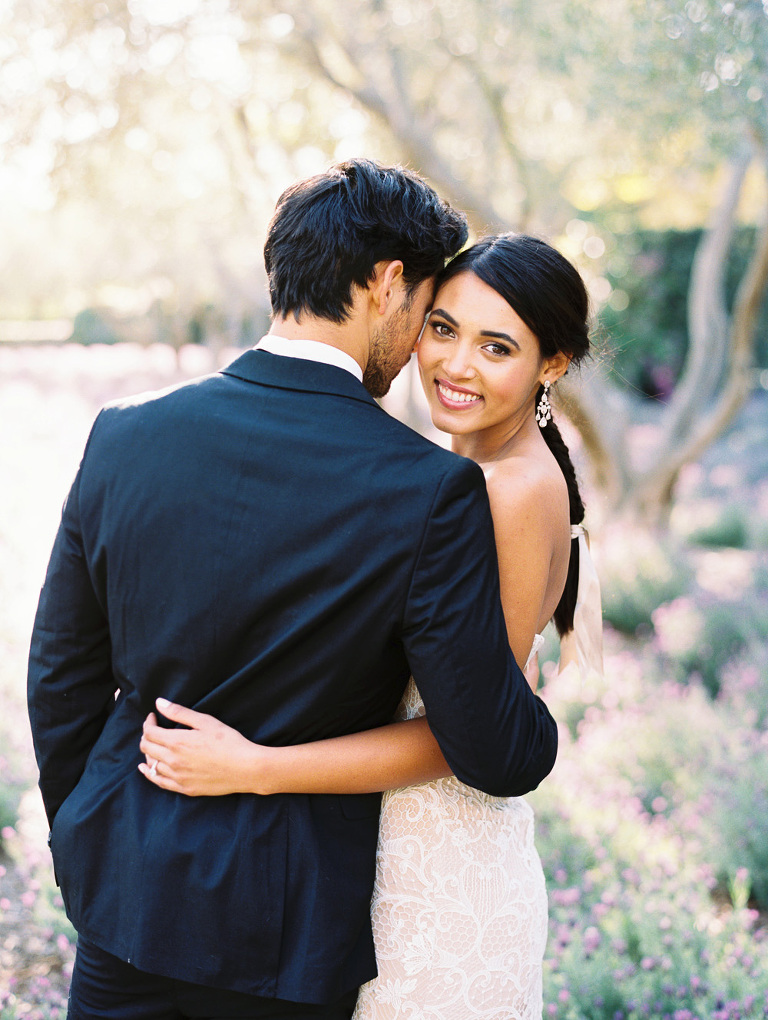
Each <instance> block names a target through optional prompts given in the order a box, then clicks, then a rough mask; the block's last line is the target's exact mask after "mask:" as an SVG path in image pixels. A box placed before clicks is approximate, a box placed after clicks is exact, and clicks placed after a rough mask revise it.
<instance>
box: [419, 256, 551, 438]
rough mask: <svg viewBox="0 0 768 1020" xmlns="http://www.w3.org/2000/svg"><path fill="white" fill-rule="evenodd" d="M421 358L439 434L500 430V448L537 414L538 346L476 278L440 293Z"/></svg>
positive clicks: (461, 279) (542, 369)
mask: <svg viewBox="0 0 768 1020" xmlns="http://www.w3.org/2000/svg"><path fill="white" fill-rule="evenodd" d="M418 355H419V370H420V372H421V381H422V385H423V386H424V392H425V393H426V395H427V401H428V403H429V410H430V414H431V415H432V421H433V422H434V424H435V425H436V426H437V428H439V429H440V430H441V431H443V432H448V433H451V434H452V435H468V434H470V433H474V432H483V431H486V430H498V432H499V437H500V439H502V440H503V439H504V438H506V436H507V435H508V434H509V432H510V431H513V430H515V429H516V428H517V427H519V425H520V424H521V423H522V422H523V421H524V420H525V418H526V417H527V416H528V415H533V414H534V401H535V397H536V391H537V389H538V387H539V384H540V383H541V382H543V380H544V377H545V373H546V370H547V363H546V362H545V360H544V359H543V358H542V357H541V352H540V349H539V341H538V340H537V338H536V336H535V334H534V333H532V332H531V330H530V329H529V328H528V327H527V326H526V324H525V323H524V322H523V320H522V319H521V318H520V316H519V315H518V314H517V313H516V312H515V311H514V309H513V308H512V307H511V306H510V305H509V304H507V302H506V301H505V300H504V298H503V297H501V295H500V294H497V293H496V291H495V290H494V289H493V288H492V287H489V286H488V284H486V283H483V281H482V280H480V279H479V278H478V277H477V276H475V274H474V273H471V272H465V273H459V275H458V276H454V277H453V278H452V279H450V280H448V282H447V283H445V284H444V285H443V286H442V287H441V288H440V290H439V291H438V292H437V294H436V296H435V300H434V304H433V307H432V311H431V313H430V315H429V318H428V319H427V323H426V325H425V327H424V331H423V333H422V336H421V340H420V341H419V347H418Z"/></svg>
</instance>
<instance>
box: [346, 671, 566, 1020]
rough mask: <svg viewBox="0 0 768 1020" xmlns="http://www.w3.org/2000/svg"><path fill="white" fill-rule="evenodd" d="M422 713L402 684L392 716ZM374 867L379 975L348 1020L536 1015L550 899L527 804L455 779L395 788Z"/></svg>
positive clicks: (528, 1018)
mask: <svg viewBox="0 0 768 1020" xmlns="http://www.w3.org/2000/svg"><path fill="white" fill-rule="evenodd" d="M423 714H424V708H423V705H422V702H421V698H420V697H419V694H418V691H417V689H416V686H415V685H414V683H413V681H411V682H410V683H409V685H408V688H407V689H406V692H405V696H404V698H403V702H402V704H401V706H400V712H399V716H400V718H413V717H414V716H417V715H423ZM377 863H378V868H377V878H376V888H375V891H374V898H373V905H372V913H373V930H374V937H375V940H376V956H377V960H378V965H379V976H378V978H376V979H375V980H374V981H370V982H369V983H368V984H366V985H364V986H363V988H362V989H361V991H360V997H359V999H358V1003H357V1008H356V1010H355V1014H354V1017H353V1020H395V1018H399V1020H476V1018H482V1020H534V1018H535V1020H541V1014H542V991H541V963H542V957H543V955H544V946H545V943H546V937H547V896H546V890H545V887H544V875H543V872H542V868H541V862H540V861H539V857H538V854H537V853H536V849H535V847H534V845H533V812H532V810H531V808H530V807H529V805H528V804H527V803H526V802H525V801H524V800H522V799H520V798H503V797H490V796H488V795H487V794H484V793H481V792H480V791H479V790H474V789H472V788H471V787H468V786H464V784H463V783H460V782H459V781H458V780H457V779H455V778H450V779H441V780H438V781H436V782H432V783H424V784H422V785H420V786H414V787H408V788H407V789H403V790H392V791H390V792H389V793H387V794H385V796H384V800H383V804H382V814H381V827H380V833H379V849H378V862H377Z"/></svg>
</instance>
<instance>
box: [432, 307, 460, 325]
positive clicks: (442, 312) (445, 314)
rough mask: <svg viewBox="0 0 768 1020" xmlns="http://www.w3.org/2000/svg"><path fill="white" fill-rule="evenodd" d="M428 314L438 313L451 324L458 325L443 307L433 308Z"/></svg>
mask: <svg viewBox="0 0 768 1020" xmlns="http://www.w3.org/2000/svg"><path fill="white" fill-rule="evenodd" d="M429 314H430V316H432V315H440V316H442V318H444V319H447V320H448V322H450V324H451V325H452V326H458V322H457V321H456V320H455V319H454V317H453V316H452V315H449V314H448V312H446V310H445V309H444V308H433V309H432V310H431V311H430V313H429Z"/></svg>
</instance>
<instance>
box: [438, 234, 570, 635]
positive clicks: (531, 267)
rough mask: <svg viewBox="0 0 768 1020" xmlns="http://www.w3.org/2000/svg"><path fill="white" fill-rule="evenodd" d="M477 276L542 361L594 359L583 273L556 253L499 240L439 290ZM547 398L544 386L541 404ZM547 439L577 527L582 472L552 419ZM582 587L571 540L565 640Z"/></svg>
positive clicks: (457, 263)
mask: <svg viewBox="0 0 768 1020" xmlns="http://www.w3.org/2000/svg"><path fill="white" fill-rule="evenodd" d="M463 272H471V273H474V274H475V276H477V277H478V278H479V279H481V280H482V281H483V283H486V284H488V286H489V287H492V288H493V289H494V290H495V291H496V293H497V294H499V295H500V296H501V297H503V298H504V300H505V301H506V302H507V303H508V304H509V305H510V306H511V307H512V308H513V309H514V311H515V312H516V313H517V314H518V315H519V316H520V318H521V319H522V320H523V322H524V323H525V324H526V326H527V327H528V328H529V329H530V330H531V332H532V333H533V334H534V335H535V336H536V338H537V340H538V341H539V348H540V351H541V356H542V358H551V357H554V356H555V355H556V354H558V353H560V352H562V353H565V354H568V355H569V356H570V358H571V362H572V364H574V365H578V364H579V363H580V362H581V361H582V360H583V359H584V358H585V357H586V356H587V355H588V354H589V325H588V321H587V319H588V316H589V296H588V294H587V289H586V287H585V286H584V281H583V280H582V279H581V276H580V275H579V273H578V271H577V270H576V269H575V267H574V266H572V265H571V263H570V262H569V261H568V259H566V258H565V257H564V256H563V255H561V254H560V252H559V251H557V250H556V249H555V248H553V247H552V246H551V245H549V244H547V242H546V241H542V240H541V239H540V238H537V237H529V236H528V235H527V234H511V233H510V234H498V235H495V236H492V237H487V238H484V239H483V240H482V241H480V242H478V243H477V244H475V245H473V246H472V247H471V248H467V249H466V250H465V251H463V252H461V253H460V254H459V255H457V256H456V257H455V258H454V259H452V260H451V261H450V262H449V263H448V265H447V266H446V267H445V269H444V271H443V273H442V274H441V276H440V279H439V281H438V283H439V284H441V283H444V282H445V281H446V280H449V279H451V278H452V277H454V276H457V275H458V274H459V273H463ZM543 393H544V387H543V386H540V387H539V390H538V392H537V394H536V403H537V404H538V402H539V400H540V399H541V396H542V394H543ZM541 434H542V436H543V437H544V440H545V441H546V443H547V446H548V447H549V449H550V450H551V451H552V454H553V455H554V457H555V460H556V461H557V463H558V464H559V465H560V470H561V471H562V472H563V476H564V478H565V481H566V485H567V486H568V504H569V509H570V518H571V524H581V522H582V521H583V520H584V503H583V501H582V498H581V494H580V492H579V485H578V482H577V479H576V471H575V469H574V466H573V462H572V461H571V456H570V453H569V452H568V447H567V446H566V445H565V442H564V441H563V437H562V435H561V434H560V430H559V429H558V427H557V425H556V424H555V423H554V421H552V420H551V419H550V420H549V421H548V422H547V424H546V426H545V427H544V428H543V429H542V430H541ZM578 586H579V545H578V541H577V540H576V539H572V540H571V556H570V560H569V563H568V577H567V579H566V582H565V589H564V591H563V594H562V596H561V598H560V602H559V604H558V606H557V609H556V610H555V613H554V621H555V626H556V627H557V630H558V633H559V634H560V636H561V637H562V636H563V635H564V634H567V633H568V631H570V630H573V614H574V610H575V608H576V593H577V590H578Z"/></svg>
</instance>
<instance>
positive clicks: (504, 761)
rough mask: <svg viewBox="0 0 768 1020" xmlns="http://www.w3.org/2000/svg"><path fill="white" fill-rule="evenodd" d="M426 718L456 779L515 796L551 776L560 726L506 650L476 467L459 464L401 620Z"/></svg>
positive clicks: (435, 514) (440, 501)
mask: <svg viewBox="0 0 768 1020" xmlns="http://www.w3.org/2000/svg"><path fill="white" fill-rule="evenodd" d="M404 623H405V628H404V635H405V647H406V652H407V655H408V660H409V663H410V666H411V671H412V673H413V676H414V679H415V681H416V684H417V686H418V688H419V692H420V693H421V696H422V698H423V700H424V705H425V708H426V713H427V719H428V721H429V724H430V727H431V729H432V731H433V733H434V735H435V737H436V738H437V741H438V743H439V745H440V748H441V750H442V752H443V754H444V755H445V757H446V760H447V761H448V764H449V765H450V766H451V768H452V769H453V771H454V773H455V775H456V776H457V777H458V778H459V779H460V780H461V781H462V782H464V783H466V784H467V785H469V786H474V787H476V788H478V789H481V790H483V791H485V792H486V793H489V794H492V795H495V796H503V797H513V796H520V795H522V794H524V793H527V792H529V791H530V790H532V789H534V788H535V787H536V786H537V785H538V784H539V783H540V782H541V780H542V779H543V778H544V777H545V776H546V775H548V773H549V772H550V771H551V769H552V767H553V765H554V763H555V757H556V754H557V727H556V724H555V722H554V720H553V719H552V716H551V715H550V713H549V711H548V709H547V708H546V706H545V705H544V703H543V702H542V701H541V699H540V698H538V697H536V695H535V694H534V693H533V692H532V691H531V688H530V687H529V686H528V684H527V683H526V680H525V677H524V676H523V674H522V672H521V670H520V669H519V667H518V666H517V664H516V663H515V660H514V656H513V655H512V652H511V651H510V648H509V644H508V639H507V631H506V626H505V622H504V616H503V612H502V609H501V601H500V595H499V576H498V561H497V557H496V547H495V542H494V536H493V522H492V519H491V515H490V507H489V504H488V498H487V494H486V490H485V480H484V478H483V474H482V471H481V470H480V468H479V467H478V466H477V465H476V464H474V463H473V462H471V461H469V460H463V461H459V462H458V464H457V465H456V467H455V468H453V469H451V470H450V471H449V472H448V473H447V474H446V476H444V478H443V480H442V482H441V484H440V486H439V488H438V491H437V493H436V496H435V499H434V502H433V506H432V512H431V514H430V516H429V519H428V521H427V524H426V528H425V532H424V535H423V538H422V543H421V549H420V552H419V555H418V558H417V562H416V565H415V569H414V573H413V577H412V580H411V586H410V591H409V596H408V601H407V606H406V614H405V621H404Z"/></svg>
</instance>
